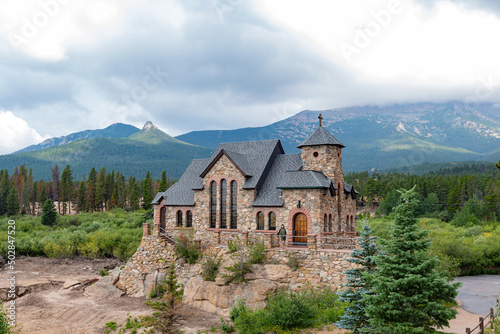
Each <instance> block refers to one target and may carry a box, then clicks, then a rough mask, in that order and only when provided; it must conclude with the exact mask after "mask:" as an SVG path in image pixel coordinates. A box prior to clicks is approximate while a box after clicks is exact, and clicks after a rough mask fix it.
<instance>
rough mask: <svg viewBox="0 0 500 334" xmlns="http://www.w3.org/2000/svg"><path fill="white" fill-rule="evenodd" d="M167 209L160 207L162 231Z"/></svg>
mask: <svg viewBox="0 0 500 334" xmlns="http://www.w3.org/2000/svg"><path fill="white" fill-rule="evenodd" d="M166 211H167V209H166V208H165V207H164V206H162V207H161V209H160V227H161V228H162V229H165V227H166V225H165V224H166V219H165V213H166Z"/></svg>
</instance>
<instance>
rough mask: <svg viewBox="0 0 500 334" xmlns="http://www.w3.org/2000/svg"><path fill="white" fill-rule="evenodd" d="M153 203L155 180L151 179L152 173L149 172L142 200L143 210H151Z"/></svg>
mask: <svg viewBox="0 0 500 334" xmlns="http://www.w3.org/2000/svg"><path fill="white" fill-rule="evenodd" d="M152 201H153V180H152V179H151V173H150V172H149V171H148V172H147V173H146V178H145V179H144V194H143V200H142V208H143V209H144V210H149V209H150V208H151V202H152Z"/></svg>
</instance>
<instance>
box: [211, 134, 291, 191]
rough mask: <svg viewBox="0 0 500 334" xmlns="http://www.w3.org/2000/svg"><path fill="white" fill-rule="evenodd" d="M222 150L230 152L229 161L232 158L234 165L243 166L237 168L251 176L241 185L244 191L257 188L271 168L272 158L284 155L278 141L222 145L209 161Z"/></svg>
mask: <svg viewBox="0 0 500 334" xmlns="http://www.w3.org/2000/svg"><path fill="white" fill-rule="evenodd" d="M222 150H224V151H225V152H226V153H227V152H232V153H229V154H230V157H231V159H233V158H234V159H233V161H234V162H235V163H236V164H238V163H242V164H243V166H239V167H240V169H242V170H245V169H246V170H248V171H249V173H250V174H247V175H251V176H249V177H247V180H246V182H245V184H244V185H243V188H244V189H253V188H258V184H259V183H261V182H260V181H261V178H262V177H263V176H264V178H265V174H266V173H265V171H266V170H269V168H270V167H271V164H272V162H273V160H274V156H276V154H279V153H285V151H283V147H282V146H281V143H280V141H279V139H272V140H260V141H247V142H241V143H222V144H219V147H217V150H215V152H214V154H213V155H212V158H211V160H213V159H214V158H216V157H217V155H218V154H219V153H220V151H222ZM245 173H246V172H245Z"/></svg>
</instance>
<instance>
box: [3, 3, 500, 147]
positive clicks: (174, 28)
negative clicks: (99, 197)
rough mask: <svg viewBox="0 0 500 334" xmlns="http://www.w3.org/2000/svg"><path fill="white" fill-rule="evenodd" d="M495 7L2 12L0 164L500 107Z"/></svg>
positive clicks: (175, 6)
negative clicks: (56, 146) (355, 118)
mask: <svg viewBox="0 0 500 334" xmlns="http://www.w3.org/2000/svg"><path fill="white" fill-rule="evenodd" d="M499 38H500V1H497V0H490V1H488V0H455V1H431V0H400V1H397V0H383V1H378V0H357V1H345V0H342V1H341V0H307V1H306V0H302V1H296V0H262V1H258V0H255V1H251V0H248V1H245V0H208V1H207V0H198V1H194V0H182V1H181V0H179V1H175V0H157V1H149V0H147V1H145V0H141V1H139V0H136V1H134V0H109V1H101V0H85V1H83V0H82V1H73V0H40V1H31V0H22V1H19V0H0V154H5V153H10V152H12V151H14V150H17V149H20V148H23V147H25V146H28V145H30V144H35V143H38V142H40V141H42V140H43V139H45V138H49V137H56V136H62V135H67V134H69V133H72V132H76V131H81V130H85V129H97V128H103V127H106V126H108V125H110V124H113V123H117V122H123V123H128V124H133V125H135V126H137V127H142V125H143V124H144V123H145V122H146V121H148V120H150V121H152V122H153V123H154V124H156V125H157V126H159V127H160V129H162V130H164V131H166V132H167V133H169V134H171V135H179V134H182V133H185V132H188V131H191V130H203V129H232V128H240V127H245V126H260V125H266V124H269V123H271V122H275V121H278V120H280V119H283V118H285V117H288V116H291V115H293V114H295V113H297V112H299V111H301V110H304V109H330V108H336V107H343V106H351V105H365V104H390V103H401V102H419V101H436V102H439V101H447V100H455V99H456V100H466V99H477V100H480V101H492V102H500V89H499V87H500V85H499V82H500V64H499V59H500V41H499Z"/></svg>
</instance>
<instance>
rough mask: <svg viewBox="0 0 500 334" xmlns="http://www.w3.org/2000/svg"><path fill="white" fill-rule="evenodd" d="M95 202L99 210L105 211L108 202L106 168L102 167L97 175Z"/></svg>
mask: <svg viewBox="0 0 500 334" xmlns="http://www.w3.org/2000/svg"><path fill="white" fill-rule="evenodd" d="M95 196H96V197H95V202H96V207H97V209H98V210H99V211H104V203H105V202H106V168H104V167H102V168H101V170H100V171H99V174H98V175H97V184H96V189H95Z"/></svg>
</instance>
